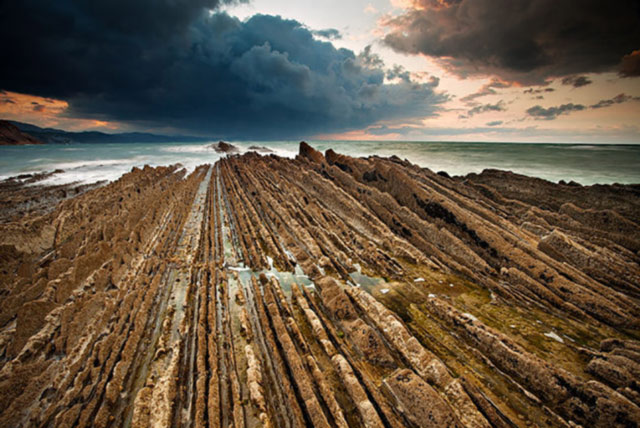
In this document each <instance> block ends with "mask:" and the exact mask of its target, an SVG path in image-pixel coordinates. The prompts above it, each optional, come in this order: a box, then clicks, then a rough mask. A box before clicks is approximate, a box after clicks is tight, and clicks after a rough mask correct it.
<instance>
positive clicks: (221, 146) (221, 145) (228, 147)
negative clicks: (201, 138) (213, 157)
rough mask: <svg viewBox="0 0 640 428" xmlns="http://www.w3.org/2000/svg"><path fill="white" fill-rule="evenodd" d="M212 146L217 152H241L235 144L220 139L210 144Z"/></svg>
mask: <svg viewBox="0 0 640 428" xmlns="http://www.w3.org/2000/svg"><path fill="white" fill-rule="evenodd" d="M209 147H210V148H212V149H213V150H215V151H216V152H217V153H237V152H239V150H238V148H237V147H236V146H234V145H233V144H229V143H225V142H224V141H218V143H216V144H211V145H209Z"/></svg>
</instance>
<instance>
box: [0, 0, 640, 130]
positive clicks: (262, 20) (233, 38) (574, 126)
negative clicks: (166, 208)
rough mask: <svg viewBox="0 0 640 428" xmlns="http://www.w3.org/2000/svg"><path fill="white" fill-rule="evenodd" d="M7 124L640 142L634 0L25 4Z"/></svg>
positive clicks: (10, 15)
mask: <svg viewBox="0 0 640 428" xmlns="http://www.w3.org/2000/svg"><path fill="white" fill-rule="evenodd" d="M4 3H5V4H3V5H2V6H1V9H0V44H1V45H2V52H3V60H2V61H3V65H2V67H0V118H5V119H12V120H18V121H23V122H29V123H33V124H36V125H39V126H49V127H56V128H61V129H66V130H76V131H77V130H85V129H92V130H93V129H95V130H101V131H105V132H119V131H132V130H135V131H150V132H155V133H165V134H166V133H169V134H171V133H176V134H183V135H185V134H190V135H203V136H211V137H212V138H224V139H302V138H308V139H314V138H315V139H359V140H369V139H377V140H380V139H381V140H458V141H532V142H537V141H540V142H602V143H620V142H627V143H628V142H635V143H640V9H639V6H638V4H639V2H637V1H635V0H619V1H614V2H602V1H596V0H584V1H581V2H575V1H568V0H374V1H366V0H363V1H360V0H348V1H347V0H342V1H339V0H328V1H320V2H319V1H310V0H296V1H289V0H270V1H268V0H251V1H249V2H242V3H237V2H230V1H221V0H173V1H169V0H162V1H157V0H95V1H92V2H86V1H82V0H58V1H55V2H53V1H50V0H24V1H15V2H9V3H8V4H7V2H4Z"/></svg>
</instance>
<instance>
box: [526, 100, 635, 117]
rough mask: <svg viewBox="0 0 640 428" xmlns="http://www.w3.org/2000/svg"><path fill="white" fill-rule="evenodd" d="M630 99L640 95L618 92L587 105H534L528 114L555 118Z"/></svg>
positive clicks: (609, 105)
mask: <svg viewBox="0 0 640 428" xmlns="http://www.w3.org/2000/svg"><path fill="white" fill-rule="evenodd" d="M628 101H640V97H632V96H631V95H626V94H618V95H616V96H615V97H613V98H609V99H606V100H600V101H598V102H597V103H596V104H593V105H590V106H589V107H585V106H584V105H582V104H572V103H570V104H563V105H561V106H558V107H549V108H543V107H542V106H539V105H537V106H534V107H531V108H530V109H528V110H527V114H528V115H529V116H531V117H533V118H535V119H537V120H553V119H555V118H557V117H558V116H560V115H563V114H569V113H572V112H574V111H582V110H586V109H587V108H588V109H601V108H606V107H611V106H612V105H615V104H622V103H626V102H628Z"/></svg>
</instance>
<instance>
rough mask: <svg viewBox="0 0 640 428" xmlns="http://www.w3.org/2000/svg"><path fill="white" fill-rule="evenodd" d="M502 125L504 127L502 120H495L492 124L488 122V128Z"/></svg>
mask: <svg viewBox="0 0 640 428" xmlns="http://www.w3.org/2000/svg"><path fill="white" fill-rule="evenodd" d="M500 125H502V121H501V120H494V121H492V122H487V126H500Z"/></svg>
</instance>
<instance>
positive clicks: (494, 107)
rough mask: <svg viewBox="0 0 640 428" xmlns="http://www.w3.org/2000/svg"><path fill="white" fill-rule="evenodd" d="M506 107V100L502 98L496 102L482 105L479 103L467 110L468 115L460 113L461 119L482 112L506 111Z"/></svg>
mask: <svg viewBox="0 0 640 428" xmlns="http://www.w3.org/2000/svg"><path fill="white" fill-rule="evenodd" d="M505 110H506V109H505V107H504V101H503V100H500V101H498V102H497V103H495V104H481V105H477V106H475V107H473V108H472V109H470V110H469V111H467V114H466V116H465V115H460V116H459V117H460V119H468V118H470V117H473V116H475V115H476V114H480V113H487V112H490V111H505Z"/></svg>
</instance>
